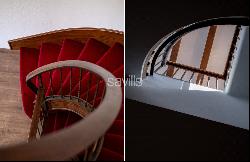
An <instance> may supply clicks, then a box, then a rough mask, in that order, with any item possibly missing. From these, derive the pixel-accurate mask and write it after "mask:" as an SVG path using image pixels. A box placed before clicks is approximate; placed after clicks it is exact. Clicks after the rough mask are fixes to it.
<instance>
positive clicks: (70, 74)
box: [69, 67, 72, 99]
mask: <svg viewBox="0 0 250 162" xmlns="http://www.w3.org/2000/svg"><path fill="white" fill-rule="evenodd" d="M69 77H70V78H69V97H70V99H71V92H72V67H70V73H69Z"/></svg>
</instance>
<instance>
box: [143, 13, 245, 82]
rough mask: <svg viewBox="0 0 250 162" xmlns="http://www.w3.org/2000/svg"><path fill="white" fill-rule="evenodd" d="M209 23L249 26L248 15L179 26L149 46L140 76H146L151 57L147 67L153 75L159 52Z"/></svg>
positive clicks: (164, 56) (209, 24)
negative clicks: (151, 46)
mask: <svg viewBox="0 0 250 162" xmlns="http://www.w3.org/2000/svg"><path fill="white" fill-rule="evenodd" d="M211 25H243V26H249V17H241V16H233V17H219V18H213V19H207V20H203V21H199V22H195V23H192V24H190V25H187V26H184V27H182V28H179V29H177V30H175V31H173V32H171V33H170V34H168V35H167V36H165V37H163V38H162V39H161V40H160V41H158V42H157V43H156V44H155V45H154V46H153V49H152V48H151V49H150V51H149V52H148V54H147V56H146V58H145V60H144V63H143V69H142V70H143V71H142V74H141V77H142V78H144V77H145V76H146V74H145V73H146V71H147V70H145V69H147V68H148V66H149V65H148V61H149V60H150V59H152V61H151V64H150V67H149V68H150V69H149V75H153V73H154V67H155V63H156V59H157V58H158V56H159V54H160V52H161V51H162V50H163V49H164V48H165V51H168V50H169V49H170V48H171V47H172V45H173V44H174V43H175V42H176V41H177V40H178V39H179V38H181V37H182V36H183V35H185V34H187V33H189V32H191V31H193V30H196V29H199V28H203V27H208V26H211ZM152 53H153V54H152ZM166 55H167V52H165V53H164V55H163V59H162V63H161V66H163V65H164V64H165V62H164V61H165V58H166Z"/></svg>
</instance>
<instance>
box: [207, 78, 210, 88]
mask: <svg viewBox="0 0 250 162" xmlns="http://www.w3.org/2000/svg"><path fill="white" fill-rule="evenodd" d="M209 83H210V76H208V77H207V87H209Z"/></svg>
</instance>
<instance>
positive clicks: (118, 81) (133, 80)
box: [107, 75, 142, 87]
mask: <svg viewBox="0 0 250 162" xmlns="http://www.w3.org/2000/svg"><path fill="white" fill-rule="evenodd" d="M107 84H108V86H121V85H122V84H124V85H125V86H135V87H140V86H142V79H141V78H137V77H136V76H135V75H129V76H128V77H127V78H126V79H125V80H124V79H123V78H115V79H114V78H108V82H107Z"/></svg>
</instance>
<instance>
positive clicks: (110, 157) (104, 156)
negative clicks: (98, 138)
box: [97, 148, 124, 161]
mask: <svg viewBox="0 0 250 162" xmlns="http://www.w3.org/2000/svg"><path fill="white" fill-rule="evenodd" d="M97 160H98V161H123V160H124V158H123V155H121V154H118V153H116V152H114V151H111V150H109V149H107V148H102V150H101V152H100V155H99V157H98V159H97Z"/></svg>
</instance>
